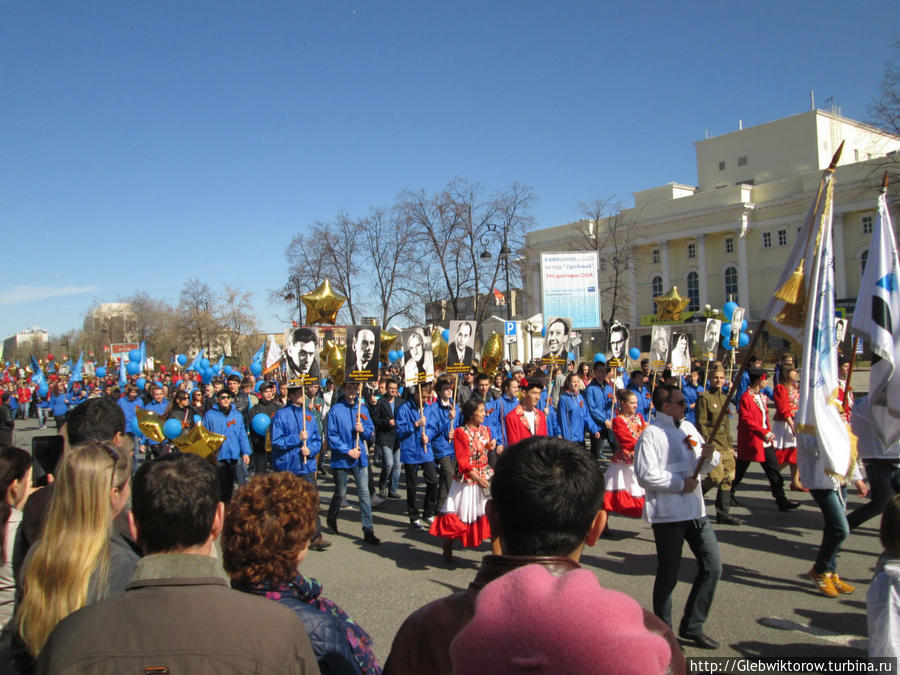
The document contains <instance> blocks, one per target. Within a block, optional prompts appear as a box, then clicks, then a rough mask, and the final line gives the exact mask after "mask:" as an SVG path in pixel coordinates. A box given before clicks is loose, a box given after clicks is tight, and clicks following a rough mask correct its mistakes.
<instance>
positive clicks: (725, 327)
mask: <svg viewBox="0 0 900 675" xmlns="http://www.w3.org/2000/svg"><path fill="white" fill-rule="evenodd" d="M721 335H722V337H723V338H730V337H731V324H730V323H723V324H722V331H721Z"/></svg>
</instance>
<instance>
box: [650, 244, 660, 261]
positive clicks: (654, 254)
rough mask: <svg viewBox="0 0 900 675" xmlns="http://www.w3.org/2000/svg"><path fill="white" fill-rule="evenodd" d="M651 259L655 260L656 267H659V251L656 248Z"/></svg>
mask: <svg viewBox="0 0 900 675" xmlns="http://www.w3.org/2000/svg"><path fill="white" fill-rule="evenodd" d="M650 257H651V258H652V259H653V264H654V265H659V249H658V248H655V249H653V251H652V252H651V254H650Z"/></svg>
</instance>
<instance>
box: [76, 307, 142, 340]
mask: <svg viewBox="0 0 900 675" xmlns="http://www.w3.org/2000/svg"><path fill="white" fill-rule="evenodd" d="M84 332H85V333H87V334H88V335H94V336H96V337H97V338H98V339H99V340H100V341H101V342H102V344H103V345H110V344H118V343H132V342H135V341H136V340H137V337H138V326H137V317H136V316H135V314H134V311H132V309H131V304H130V303H128V302H104V303H101V304H99V305H97V306H96V307H94V308H93V309H92V310H91V311H90V312H88V314H87V316H86V317H84Z"/></svg>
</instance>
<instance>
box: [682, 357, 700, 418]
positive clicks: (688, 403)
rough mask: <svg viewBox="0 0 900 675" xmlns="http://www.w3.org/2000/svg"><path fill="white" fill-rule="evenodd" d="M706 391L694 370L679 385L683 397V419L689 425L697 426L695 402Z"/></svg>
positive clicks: (698, 373)
mask: <svg viewBox="0 0 900 675" xmlns="http://www.w3.org/2000/svg"><path fill="white" fill-rule="evenodd" d="M704 391H706V390H705V389H704V388H703V386H702V385H701V384H700V371H699V370H697V369H696V368H695V369H694V370H692V371H691V372H690V374H688V375H687V377H685V378H684V381H683V382H682V384H681V393H682V394H683V395H684V403H685V409H684V419H686V420H687V421H688V422H690V423H691V424H694V425H696V424H697V410H696V408H697V400H698V399H699V398H700V394H702V393H703V392H704Z"/></svg>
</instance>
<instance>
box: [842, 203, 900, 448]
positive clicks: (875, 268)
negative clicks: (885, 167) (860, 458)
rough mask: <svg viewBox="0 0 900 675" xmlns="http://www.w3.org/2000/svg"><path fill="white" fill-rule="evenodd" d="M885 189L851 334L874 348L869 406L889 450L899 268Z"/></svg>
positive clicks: (898, 335) (898, 434)
mask: <svg viewBox="0 0 900 675" xmlns="http://www.w3.org/2000/svg"><path fill="white" fill-rule="evenodd" d="M886 192H887V189H886V188H882V190H881V194H880V195H879V196H878V215H877V217H876V219H875V227H874V229H873V230H872V243H871V245H870V246H869V256H868V258H867V259H866V269H865V272H863V277H862V281H860V284H859V297H858V298H857V300H856V309H855V310H854V312H853V322H852V323H851V324H850V330H851V331H852V332H853V334H854V335H857V336H859V337H860V338H862V339H863V340H865V341H866V342H867V343H868V344H869V346H870V347H871V348H872V370H871V371H870V373H869V406H870V413H869V414H870V417H871V421H872V431H873V432H874V434H875V437H876V438H877V439H878V440H879V441H881V442H882V443H884V445H885V447H887V446H889V445H891V444H892V443H895V442H896V441H897V440H898V439H900V378H898V377H895V376H894V374H895V371H896V367H897V364H898V363H900V325H898V324H900V290H898V287H897V284H898V281H900V266H898V264H897V246H896V243H895V241H894V231H893V228H892V225H891V216H890V213H889V212H888V208H887V198H886Z"/></svg>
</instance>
